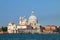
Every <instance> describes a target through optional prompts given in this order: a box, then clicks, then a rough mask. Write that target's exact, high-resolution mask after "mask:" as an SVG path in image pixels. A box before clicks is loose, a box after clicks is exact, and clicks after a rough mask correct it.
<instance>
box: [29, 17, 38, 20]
mask: <svg viewBox="0 0 60 40" xmlns="http://www.w3.org/2000/svg"><path fill="white" fill-rule="evenodd" d="M29 19H32V20H37V18H36V16H30V17H29Z"/></svg>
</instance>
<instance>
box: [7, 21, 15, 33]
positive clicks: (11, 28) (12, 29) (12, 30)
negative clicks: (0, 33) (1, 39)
mask: <svg viewBox="0 0 60 40" xmlns="http://www.w3.org/2000/svg"><path fill="white" fill-rule="evenodd" d="M7 31H8V33H16V25H15V23H12V22H10V23H9V24H8V28H7Z"/></svg>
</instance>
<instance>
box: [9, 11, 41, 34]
mask: <svg viewBox="0 0 60 40" xmlns="http://www.w3.org/2000/svg"><path fill="white" fill-rule="evenodd" d="M40 26H41V25H40V24H39V23H38V19H37V17H36V16H35V15H34V11H32V14H31V16H30V17H29V18H28V20H27V19H26V18H25V16H24V17H20V18H19V24H18V25H17V26H16V25H15V24H14V25H13V23H9V24H8V32H9V33H29V32H30V33H41V28H40ZM14 27H15V28H14Z"/></svg>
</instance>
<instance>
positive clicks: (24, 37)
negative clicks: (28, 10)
mask: <svg viewBox="0 0 60 40" xmlns="http://www.w3.org/2000/svg"><path fill="white" fill-rule="evenodd" d="M0 40H60V34H0Z"/></svg>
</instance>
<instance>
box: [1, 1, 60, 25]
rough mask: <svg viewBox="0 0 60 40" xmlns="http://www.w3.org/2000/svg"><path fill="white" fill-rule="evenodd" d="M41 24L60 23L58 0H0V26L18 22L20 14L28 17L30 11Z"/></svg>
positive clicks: (59, 2)
mask: <svg viewBox="0 0 60 40" xmlns="http://www.w3.org/2000/svg"><path fill="white" fill-rule="evenodd" d="M32 10H34V12H35V16H36V17H37V18H38V20H39V23H40V24H42V25H58V26H59V25H60V0H0V26H2V25H3V26H7V25H8V23H9V22H15V23H16V24H18V22H19V17H20V16H26V18H29V16H30V15H31V11H32Z"/></svg>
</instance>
